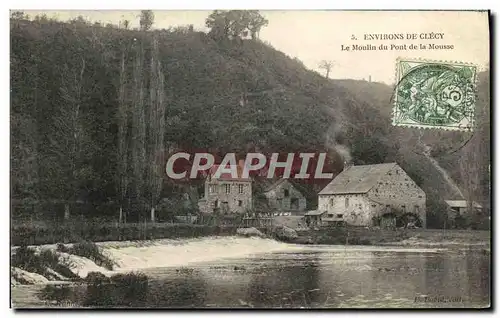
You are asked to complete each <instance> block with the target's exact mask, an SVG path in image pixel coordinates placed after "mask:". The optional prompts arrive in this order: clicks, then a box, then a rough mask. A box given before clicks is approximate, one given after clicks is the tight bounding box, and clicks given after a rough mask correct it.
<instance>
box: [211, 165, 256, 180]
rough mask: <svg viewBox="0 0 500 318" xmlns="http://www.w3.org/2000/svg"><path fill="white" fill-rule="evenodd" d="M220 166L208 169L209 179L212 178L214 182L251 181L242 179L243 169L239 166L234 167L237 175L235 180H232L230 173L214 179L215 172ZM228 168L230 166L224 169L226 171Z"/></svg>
mask: <svg viewBox="0 0 500 318" xmlns="http://www.w3.org/2000/svg"><path fill="white" fill-rule="evenodd" d="M219 166H220V165H213V166H212V167H210V169H209V170H208V175H209V177H210V178H213V179H216V180H224V181H251V180H252V179H250V178H242V177H241V176H242V174H243V167H242V166H241V165H236V166H234V167H236V173H237V176H238V177H237V178H233V176H232V175H231V173H229V172H224V173H222V174H221V175H220V177H219V178H215V177H214V176H215V173H216V171H217V169H218V168H219ZM229 167H231V166H230V165H227V166H226V169H228V168H229Z"/></svg>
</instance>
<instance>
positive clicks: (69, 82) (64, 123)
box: [49, 57, 89, 219]
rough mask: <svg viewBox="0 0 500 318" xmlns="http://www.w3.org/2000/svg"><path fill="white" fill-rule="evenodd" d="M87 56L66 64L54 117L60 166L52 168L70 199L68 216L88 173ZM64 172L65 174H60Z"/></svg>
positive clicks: (53, 152)
mask: <svg viewBox="0 0 500 318" xmlns="http://www.w3.org/2000/svg"><path fill="white" fill-rule="evenodd" d="M85 70H86V60H85V58H83V57H82V58H80V63H71V64H70V63H64V64H63V67H62V70H61V87H60V93H61V99H62V102H63V103H62V104H61V106H60V107H59V111H58V112H57V113H56V114H54V116H53V129H54V132H53V135H52V136H51V138H50V147H49V150H50V152H51V155H52V157H53V158H54V159H55V161H56V162H57V163H58V165H59V166H58V167H52V169H54V170H53V172H52V178H53V179H54V181H56V183H58V184H59V195H60V196H62V199H64V200H66V203H65V206H64V218H65V219H68V218H69V213H70V203H71V202H75V201H76V199H77V196H78V190H79V184H81V182H82V181H83V179H84V178H85V175H88V173H89V170H88V167H87V166H86V165H84V164H83V162H84V157H85V156H84V153H85V151H84V147H83V145H84V144H85V140H84V139H85V137H84V134H85V133H86V132H85V129H84V127H83V126H82V123H81V116H82V109H81V106H82V102H83V98H84V96H85V94H84V92H83V87H84V80H85V78H84V74H85ZM59 173H61V174H59Z"/></svg>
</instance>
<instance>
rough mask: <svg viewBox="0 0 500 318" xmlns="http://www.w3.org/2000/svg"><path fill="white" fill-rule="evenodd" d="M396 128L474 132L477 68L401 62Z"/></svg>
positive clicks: (398, 62)
mask: <svg viewBox="0 0 500 318" xmlns="http://www.w3.org/2000/svg"><path fill="white" fill-rule="evenodd" d="M396 80H397V84H396V89H395V92H394V110H393V122H392V123H393V125H395V126H407V127H417V128H440V129H446V130H462V131H472V129H473V125H474V107H475V100H476V95H475V82H476V67H475V66H473V65H468V64H462V63H446V62H431V61H420V60H403V59H400V60H398V61H397V64H396Z"/></svg>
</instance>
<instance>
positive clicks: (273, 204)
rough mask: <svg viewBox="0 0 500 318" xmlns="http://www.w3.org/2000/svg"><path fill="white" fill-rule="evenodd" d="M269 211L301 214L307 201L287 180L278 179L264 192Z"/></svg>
mask: <svg viewBox="0 0 500 318" xmlns="http://www.w3.org/2000/svg"><path fill="white" fill-rule="evenodd" d="M264 196H265V197H266V198H267V200H268V203H269V206H270V208H271V209H273V210H275V211H280V212H290V213H291V214H303V212H304V211H305V210H306V205H307V200H306V198H305V197H304V195H303V194H302V193H301V192H300V191H299V190H298V189H297V188H296V187H295V186H294V185H293V184H292V182H290V180H288V179H280V180H278V181H277V182H275V183H273V184H272V185H270V186H269V187H267V188H266V189H265V190H264Z"/></svg>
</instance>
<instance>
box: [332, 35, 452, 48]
mask: <svg viewBox="0 0 500 318" xmlns="http://www.w3.org/2000/svg"><path fill="white" fill-rule="evenodd" d="M362 40H364V41H370V43H366V42H365V43H362V44H358V43H352V44H341V45H340V50H341V51H347V52H354V51H412V50H453V49H454V46H453V45H452V44H446V43H443V42H444V41H445V34H444V33H440V32H427V33H373V34H369V33H367V34H363V36H362ZM351 41H358V38H357V36H355V35H352V36H351ZM389 42H390V43H389Z"/></svg>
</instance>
